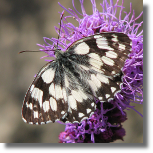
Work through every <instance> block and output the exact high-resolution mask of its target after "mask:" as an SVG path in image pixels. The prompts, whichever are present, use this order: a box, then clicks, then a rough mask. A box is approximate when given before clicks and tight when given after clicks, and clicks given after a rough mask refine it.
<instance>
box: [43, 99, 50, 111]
mask: <svg viewBox="0 0 153 153" xmlns="http://www.w3.org/2000/svg"><path fill="white" fill-rule="evenodd" d="M49 109H50V106H49V101H44V102H43V110H44V112H48V111H49Z"/></svg>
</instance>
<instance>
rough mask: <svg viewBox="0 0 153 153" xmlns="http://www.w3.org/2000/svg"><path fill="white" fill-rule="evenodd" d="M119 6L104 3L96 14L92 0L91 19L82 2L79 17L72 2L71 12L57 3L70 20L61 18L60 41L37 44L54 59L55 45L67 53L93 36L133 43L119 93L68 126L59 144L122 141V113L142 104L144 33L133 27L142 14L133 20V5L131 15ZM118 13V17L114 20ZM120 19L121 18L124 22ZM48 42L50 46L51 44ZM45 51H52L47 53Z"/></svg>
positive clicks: (135, 26)
mask: <svg viewBox="0 0 153 153" xmlns="http://www.w3.org/2000/svg"><path fill="white" fill-rule="evenodd" d="M118 2H119V0H117V1H116V3H115V4H114V3H113V0H110V1H109V2H108V1H107V0H103V1H102V3H101V4H100V5H101V7H102V12H99V11H98V9H97V8H96V2H95V0H91V3H92V10H93V14H92V15H88V14H87V13H86V11H85V8H84V5H83V0H80V4H81V9H82V13H79V12H78V11H77V9H76V8H75V5H74V0H72V4H73V7H74V10H73V9H66V8H65V7H64V6H62V5H61V4H60V3H59V5H60V6H61V7H62V8H63V9H64V10H65V11H67V12H68V13H69V16H63V18H62V21H61V29H60V38H59V39H55V38H51V39H49V38H44V41H45V43H46V45H40V44H38V45H39V46H40V47H42V48H43V49H41V50H42V51H44V52H46V53H47V54H48V57H51V56H52V57H55V55H54V53H53V51H52V50H53V49H54V46H56V44H57V42H58V44H59V45H58V48H59V49H60V50H62V51H66V49H67V48H68V47H69V46H70V45H71V44H72V43H73V42H75V41H77V40H79V39H81V38H83V37H88V36H90V35H94V34H96V33H102V32H112V31H115V32H122V33H125V34H127V35H128V36H129V38H130V39H131V40H132V52H131V54H130V55H129V58H128V59H127V60H126V62H125V65H124V67H123V69H122V71H123V73H124V75H123V78H122V79H123V84H122V89H121V92H119V93H117V94H116V95H115V97H114V99H113V100H112V101H111V102H109V103H108V102H105V103H100V102H99V101H98V100H97V101H96V104H97V109H96V111H95V113H94V114H93V115H92V116H91V117H90V118H89V119H86V120H83V121H82V122H81V123H74V124H70V123H67V124H66V127H65V131H64V132H61V133H60V135H59V140H60V143H109V142H114V141H115V140H117V139H121V140H123V136H125V130H124V128H123V127H122V125H121V123H123V122H124V121H125V120H127V115H126V112H125V110H126V109H129V108H131V109H133V110H135V109H134V107H133V106H131V105H130V103H131V102H132V103H137V104H142V103H143V35H142V33H143V31H140V33H138V29H139V28H140V27H141V26H142V23H143V22H141V23H136V20H137V19H138V18H140V17H141V15H142V13H140V15H139V16H138V17H136V18H135V13H134V10H133V11H132V4H130V12H129V13H127V12H124V11H123V10H124V7H123V2H124V1H122V4H121V5H119V4H118ZM118 9H119V16H118V17H117V11H118ZM62 14H63V12H62V13H61V15H62ZM78 14H79V15H81V16H82V18H80V17H79V16H78ZM131 14H132V16H131ZM122 15H124V17H123V19H122V17H121V16H122ZM130 16H131V17H130ZM68 18H73V19H75V20H76V21H77V22H78V27H75V26H74V25H73V24H72V23H69V22H68V21H67V19H68ZM55 30H56V31H57V33H59V28H57V27H55ZM48 41H51V42H52V43H51V44H50V43H48ZM48 50H51V51H50V52H48ZM138 113H139V112H138ZM139 114H140V113H139ZM140 115H141V114H140ZM141 116H142V115H141Z"/></svg>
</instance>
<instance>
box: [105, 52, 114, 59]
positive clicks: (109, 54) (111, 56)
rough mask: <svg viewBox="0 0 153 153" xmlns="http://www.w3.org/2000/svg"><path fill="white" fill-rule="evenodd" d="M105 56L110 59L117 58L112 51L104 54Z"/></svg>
mask: <svg viewBox="0 0 153 153" xmlns="http://www.w3.org/2000/svg"><path fill="white" fill-rule="evenodd" d="M106 56H107V57H110V58H117V54H116V53H115V52H113V51H108V52H106Z"/></svg>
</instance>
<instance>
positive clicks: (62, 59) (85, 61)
mask: <svg viewBox="0 0 153 153" xmlns="http://www.w3.org/2000/svg"><path fill="white" fill-rule="evenodd" d="M130 51H131V40H130V39H129V37H128V36H127V35H126V34H123V33H116V32H110V33H100V34H96V35H92V36H89V37H86V38H83V39H80V40H78V41H76V42H74V43H73V44H72V45H71V46H70V47H69V48H68V49H67V51H66V52H60V54H58V56H57V58H56V60H55V61H53V62H50V63H48V64H47V65H45V66H44V67H43V68H42V69H41V70H40V72H39V73H38V74H37V76H36V78H35V79H34V81H33V83H32V85H31V86H30V88H29V90H28V91H27V94H26V96H25V99H24V103H23V108H22V117H23V120H24V121H25V122H27V123H31V124H43V123H48V122H55V121H58V120H61V121H63V122H71V123H74V122H81V121H82V120H84V119H86V118H89V117H90V116H91V115H92V114H93V112H94V111H95V109H96V104H95V99H98V100H99V101H101V102H109V101H110V100H112V99H113V98H114V97H115V94H116V93H117V92H119V91H120V90H121V84H122V75H123V73H122V68H123V66H124V64H125V61H126V59H127V58H128V54H129V53H130Z"/></svg>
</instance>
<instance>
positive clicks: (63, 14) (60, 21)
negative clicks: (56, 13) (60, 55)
mask: <svg viewBox="0 0 153 153" xmlns="http://www.w3.org/2000/svg"><path fill="white" fill-rule="evenodd" d="M63 16H64V11H63V13H62V15H61V18H60V27H59V34H58V38H57V39H58V41H59V37H60V34H61V24H62V18H63ZM58 41H57V48H58Z"/></svg>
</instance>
